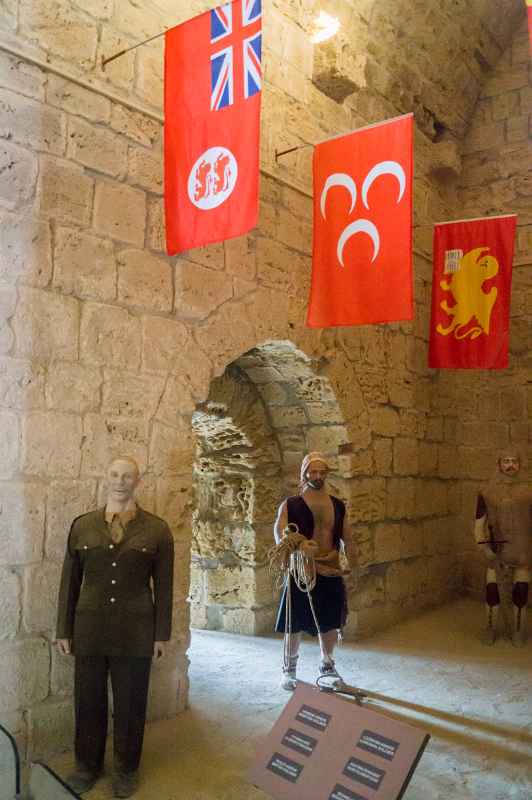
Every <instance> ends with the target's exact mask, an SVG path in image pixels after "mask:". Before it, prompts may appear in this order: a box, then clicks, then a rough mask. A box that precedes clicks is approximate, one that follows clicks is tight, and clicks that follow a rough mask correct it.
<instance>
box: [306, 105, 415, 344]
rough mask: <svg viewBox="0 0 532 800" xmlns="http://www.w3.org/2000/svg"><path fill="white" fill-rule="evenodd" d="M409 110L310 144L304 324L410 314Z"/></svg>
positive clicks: (345, 322) (384, 319)
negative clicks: (310, 227)
mask: <svg viewBox="0 0 532 800" xmlns="http://www.w3.org/2000/svg"><path fill="white" fill-rule="evenodd" d="M412 132H413V115H412V114H406V115H405V116H402V117H397V118H396V119H391V120H388V121H386V122H383V123H381V124H379V125H371V126H369V127H368V128H362V129H361V130H358V131H354V132H353V133H350V134H347V135H346V136H341V137H338V138H336V139H330V140H329V141H327V142H323V143H322V144H319V145H317V146H316V148H315V151H314V243H313V259H312V284H311V290H310V301H309V309H308V316H307V325H309V326H311V327H316V328H326V327H329V326H334V325H364V324H368V323H376V322H392V321H395V320H408V319H412V316H413V308H412Z"/></svg>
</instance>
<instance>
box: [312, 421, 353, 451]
mask: <svg viewBox="0 0 532 800" xmlns="http://www.w3.org/2000/svg"><path fill="white" fill-rule="evenodd" d="M348 442H349V436H348V433H347V431H346V429H345V428H344V427H343V426H340V425H324V426H314V427H311V428H309V429H308V431H307V444H308V448H309V450H319V451H320V452H322V453H330V454H331V455H332V454H334V453H337V452H338V448H339V447H340V445H342V444H347V443H348Z"/></svg>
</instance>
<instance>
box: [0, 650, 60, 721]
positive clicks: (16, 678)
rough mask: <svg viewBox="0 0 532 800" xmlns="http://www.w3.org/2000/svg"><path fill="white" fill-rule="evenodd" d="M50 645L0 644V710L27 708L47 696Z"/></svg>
mask: <svg viewBox="0 0 532 800" xmlns="http://www.w3.org/2000/svg"><path fill="white" fill-rule="evenodd" d="M49 659H50V652H49V645H48V642H46V641H45V640H44V639H24V640H23V641H19V642H12V643H9V644H8V643H3V644H2V645H0V675H2V692H1V693H0V710H1V711H2V712H4V711H11V710H16V709H18V708H20V709H26V708H28V706H30V705H33V704H34V703H39V702H41V701H42V700H44V698H45V697H46V696H47V694H48V681H49V672H50V664H49Z"/></svg>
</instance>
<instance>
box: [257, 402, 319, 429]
mask: <svg viewBox="0 0 532 800" xmlns="http://www.w3.org/2000/svg"><path fill="white" fill-rule="evenodd" d="M270 416H271V422H272V425H273V427H274V428H293V427H298V426H299V425H308V419H307V415H306V414H305V411H304V409H303V408H301V406H282V407H281V408H272V409H270ZM327 430H328V429H327Z"/></svg>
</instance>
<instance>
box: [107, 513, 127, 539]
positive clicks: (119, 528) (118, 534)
mask: <svg viewBox="0 0 532 800" xmlns="http://www.w3.org/2000/svg"><path fill="white" fill-rule="evenodd" d="M109 527H110V533H111V541H112V542H114V544H120V542H121V541H122V539H123V538H124V526H123V525H122V521H121V520H120V516H119V515H118V514H113V519H112V520H111V525H110V526H109Z"/></svg>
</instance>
